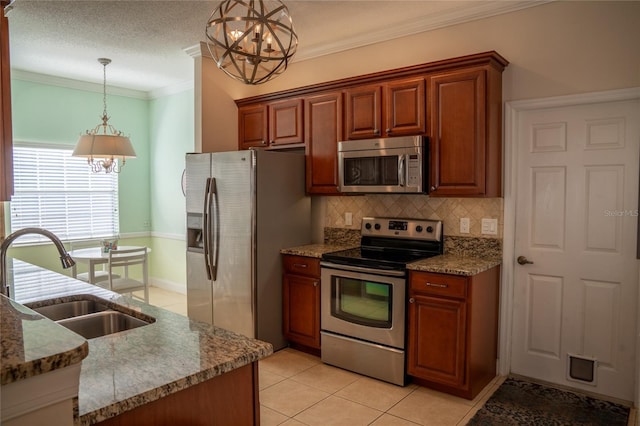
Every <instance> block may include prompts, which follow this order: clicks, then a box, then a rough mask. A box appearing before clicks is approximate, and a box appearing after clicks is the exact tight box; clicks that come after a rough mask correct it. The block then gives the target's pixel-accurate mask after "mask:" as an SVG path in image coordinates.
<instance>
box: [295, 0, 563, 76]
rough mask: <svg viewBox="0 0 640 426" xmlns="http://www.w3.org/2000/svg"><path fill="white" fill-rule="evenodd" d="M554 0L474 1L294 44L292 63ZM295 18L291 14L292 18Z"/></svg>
mask: <svg viewBox="0 0 640 426" xmlns="http://www.w3.org/2000/svg"><path fill="white" fill-rule="evenodd" d="M553 1H555V0H537V1H531V0H521V1H517V2H504V1H490V2H478V4H474V5H471V6H467V7H464V8H463V9H456V10H453V11H443V12H440V13H434V14H430V15H424V16H416V17H415V18H413V19H412V20H409V21H406V22H403V23H402V25H392V26H388V27H385V28H381V29H380V30H379V31H376V32H367V33H366V34H361V35H358V36H355V37H350V38H348V39H345V40H342V41H339V42H336V43H329V44H322V45H316V46H309V47H304V46H298V51H297V52H296V54H295V55H294V57H293V58H292V61H291V62H292V63H293V62H300V61H305V60H309V59H314V58H318V57H320V56H325V55H330V54H333V53H339V52H344V51H346V50H351V49H356V48H359V47H364V46H368V45H371V44H376V43H382V42H385V41H389V40H393V39H397V38H400V37H407V36H410V35H414V34H418V33H422V32H427V31H433V30H437V29H439V28H444V27H448V26H452V25H458V24H463V23H465V22H470V21H475V20H478V19H484V18H489V17H491V16H495V15H502V14H505V13H510V12H515V11H518V10H522V9H527V8H530V7H535V6H540V5H543V4H546V3H551V2H553ZM294 19H295V17H294Z"/></svg>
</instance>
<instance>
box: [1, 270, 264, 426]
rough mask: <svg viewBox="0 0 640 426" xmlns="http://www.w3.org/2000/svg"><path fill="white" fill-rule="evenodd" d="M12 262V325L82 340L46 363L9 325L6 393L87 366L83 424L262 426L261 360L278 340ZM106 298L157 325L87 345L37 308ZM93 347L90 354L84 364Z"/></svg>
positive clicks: (80, 401) (80, 404) (77, 418)
mask: <svg viewBox="0 0 640 426" xmlns="http://www.w3.org/2000/svg"><path fill="white" fill-rule="evenodd" d="M8 263H9V265H8V266H9V268H10V269H9V271H10V274H9V276H10V277H13V278H12V279H11V278H10V280H9V282H10V284H11V285H12V286H13V293H12V294H14V295H15V296H14V298H15V302H14V301H10V300H8V299H6V298H4V296H1V297H3V300H2V302H3V303H2V304H0V307H1V308H2V310H3V312H1V314H2V318H3V325H4V319H5V318H8V317H10V316H11V313H13V314H15V313H16V312H20V313H22V314H24V315H26V316H28V317H29V318H27V319H24V320H23V321H29V320H34V319H36V320H38V319H39V320H40V321H38V322H40V323H42V324H43V325H44V326H46V327H49V328H52V327H54V328H55V327H59V328H60V331H61V332H62V335H63V336H64V335H66V336H67V337H69V338H71V339H73V342H70V344H69V345H67V346H68V347H67V348H66V349H64V350H66V351H67V352H63V353H51V354H40V359H41V360H44V361H42V362H41V361H39V360H36V361H35V362H30V361H29V360H25V359H24V358H25V356H24V354H25V348H24V347H21V345H24V344H25V343H27V340H28V339H27V337H26V336H22V337H21V336H20V333H19V332H18V330H13V329H12V330H7V331H8V333H7V332H6V331H5V328H4V327H3V330H2V331H3V334H2V385H3V388H4V387H5V385H9V384H11V383H16V382H18V381H20V380H23V379H25V378H27V377H30V376H35V375H39V374H43V373H46V372H47V371H53V370H56V369H57V368H59V367H64V366H67V365H69V364H74V363H76V364H77V363H78V362H80V361H81V362H82V364H81V370H80V385H79V392H78V397H77V401H76V404H75V405H76V407H74V419H73V422H74V424H76V425H90V424H96V423H101V424H104V425H119V424H196V423H197V424H207V425H209V424H210V425H217V424H230V421H231V422H232V423H233V424H248V425H252V424H259V400H258V370H257V369H258V367H257V361H258V360H260V359H262V358H264V357H267V356H269V355H270V354H271V353H272V352H273V348H272V346H271V344H269V343H265V342H262V341H259V340H255V339H250V338H247V337H244V336H241V335H239V334H236V333H232V332H229V331H227V330H224V329H221V328H218V327H214V326H210V325H207V324H204V323H200V322H196V321H192V320H189V319H188V318H186V317H184V316H181V315H178V314H175V313H173V312H169V311H166V310H164V309H161V308H157V307H154V306H151V305H148V304H146V303H143V302H138V301H135V300H132V299H130V298H127V297H124V296H122V295H119V294H117V293H112V292H110V291H108V290H104V289H102V288H100V287H96V286H93V285H89V284H86V283H83V282H81V281H78V280H75V279H72V278H69V277H67V276H64V275H61V274H57V273H55V272H51V271H47V270H44V269H41V268H38V267H35V266H32V265H28V264H25V263H23V262H20V261H17V260H11V259H10V260H9V262H8ZM11 270H13V273H11ZM96 298H99V299H102V300H103V301H104V300H106V301H107V303H108V304H110V305H112V306H119V307H121V308H123V309H126V310H128V311H133V312H134V313H136V312H137V313H138V314H139V315H140V316H141V317H152V318H153V319H155V321H153V322H152V323H151V324H147V325H144V326H142V327H138V328H135V329H131V330H127V331H125V332H121V333H116V334H111V335H106V336H103V337H99V338H95V339H90V340H88V341H87V342H83V341H82V339H78V336H77V335H75V334H73V333H66V331H67V330H66V329H65V328H63V327H62V326H60V325H58V324H55V323H53V322H52V321H50V320H49V319H44V318H43V317H40V316H39V314H36V313H35V312H34V311H31V310H30V309H28V308H32V309H37V308H38V307H41V306H43V305H47V304H51V303H61V302H67V301H73V300H80V299H96ZM16 302H19V303H16ZM23 305H24V306H27V307H24V306H23ZM14 316H15V315H14ZM28 330H29V329H28V328H24V329H23V331H24V332H25V333H26V332H28ZM31 341H33V339H31ZM87 343H88V355H87V356H86V358H84V359H82V356H83V355H85V354H86V349H87V348H86V346H87ZM59 346H64V344H63V342H59ZM59 346H58V347H59ZM53 348H54V346H52V349H53ZM27 352H28V351H27ZM21 354H22V355H21ZM21 358H22V359H21ZM47 360H48V361H51V362H47ZM3 392H4V389H3ZM231 419H232V420H231Z"/></svg>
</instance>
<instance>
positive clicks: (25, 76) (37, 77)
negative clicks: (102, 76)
mask: <svg viewBox="0 0 640 426" xmlns="http://www.w3.org/2000/svg"><path fill="white" fill-rule="evenodd" d="M11 79H12V80H22V81H30V82H32V83H40V84H47V85H49V86H58V87H65V88H68V89H77V90H84V91H86V92H96V93H102V91H103V87H102V83H100V84H98V83H90V82H88V81H81V80H74V79H71V78H64V77H56V76H53V75H47V74H38V73H35V72H30V71H24V70H18V69H12V70H11ZM107 93H108V94H109V95H115V96H126V97H129V98H136V99H149V95H148V93H147V92H143V91H141V90H133V89H125V88H123V87H117V86H109V85H107Z"/></svg>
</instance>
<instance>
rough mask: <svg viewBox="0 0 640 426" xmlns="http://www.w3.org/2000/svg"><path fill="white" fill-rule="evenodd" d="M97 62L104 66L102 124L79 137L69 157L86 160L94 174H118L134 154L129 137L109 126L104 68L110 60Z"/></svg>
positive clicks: (101, 59)
mask: <svg viewBox="0 0 640 426" xmlns="http://www.w3.org/2000/svg"><path fill="white" fill-rule="evenodd" d="M98 62H100V63H101V64H102V65H103V66H104V83H103V105H104V111H103V113H102V123H100V124H98V125H97V126H96V127H95V128H94V129H93V130H90V131H89V130H88V131H87V132H86V133H85V134H83V135H80V138H79V139H78V142H77V143H76V147H75V149H74V150H73V153H72V154H71V155H72V156H73V157H85V158H87V162H88V163H89V166H90V167H91V169H92V170H93V171H94V172H96V173H98V172H101V171H105V172H106V173H111V172H113V173H120V169H121V168H122V167H123V166H124V164H125V162H126V159H127V158H135V157H136V153H135V151H134V150H133V145H131V140H130V139H129V137H128V136H124V135H123V133H122V132H120V131H118V130H116V129H115V128H114V127H113V126H112V125H111V124H109V116H108V115H107V74H106V68H107V65H108V64H109V63H111V59H106V58H99V59H98ZM117 160H120V161H121V163H118V161H117Z"/></svg>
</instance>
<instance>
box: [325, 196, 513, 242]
mask: <svg viewBox="0 0 640 426" xmlns="http://www.w3.org/2000/svg"><path fill="white" fill-rule="evenodd" d="M324 198H325V203H326V206H325V208H326V210H325V215H324V216H325V217H324V221H325V223H324V226H327V227H335V228H347V229H360V225H361V223H362V218H363V217H368V216H379V217H406V218H418V219H434V220H442V221H443V223H444V235H445V236H462V237H487V238H499V239H502V228H503V211H504V209H503V206H504V204H503V199H502V198H430V197H428V196H425V195H397V194H389V195H387V194H373V195H361V196H343V197H324ZM346 213H351V215H352V224H351V225H350V226H349V225H346V223H345V214H346ZM461 218H469V224H470V226H469V233H468V234H461V233H460V219H461ZM483 218H487V219H497V220H498V228H497V232H498V233H497V235H487V234H482V232H481V224H482V219H483Z"/></svg>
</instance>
